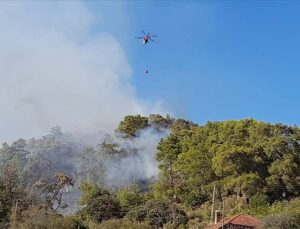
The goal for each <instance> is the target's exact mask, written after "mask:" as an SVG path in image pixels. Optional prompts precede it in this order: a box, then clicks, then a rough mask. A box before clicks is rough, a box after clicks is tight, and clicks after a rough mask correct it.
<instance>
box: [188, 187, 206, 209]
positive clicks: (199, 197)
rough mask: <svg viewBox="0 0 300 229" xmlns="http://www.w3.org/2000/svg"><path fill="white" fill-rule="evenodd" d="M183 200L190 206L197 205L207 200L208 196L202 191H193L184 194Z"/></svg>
mask: <svg viewBox="0 0 300 229" xmlns="http://www.w3.org/2000/svg"><path fill="white" fill-rule="evenodd" d="M183 201H184V203H185V204H186V205H187V206H188V207H192V208H194V207H197V206H200V205H201V204H203V203H204V202H206V201H207V196H206V195H205V194H203V193H202V192H195V191H192V192H190V193H186V194H185V195H184V196H183Z"/></svg>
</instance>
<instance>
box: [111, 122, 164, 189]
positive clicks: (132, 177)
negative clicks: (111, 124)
mask: <svg viewBox="0 0 300 229" xmlns="http://www.w3.org/2000/svg"><path fill="white" fill-rule="evenodd" d="M168 133H169V130H167V129H164V130H160V131H157V130H156V129H155V128H152V127H150V128H146V129H142V130H141V131H140V132H139V134H138V136H137V137H135V138H133V139H121V138H116V139H115V142H116V143H117V144H118V145H119V146H120V147H121V148H123V149H125V150H126V151H127V152H130V151H133V150H134V151H135V153H131V154H130V155H129V156H127V157H124V158H122V159H119V160H111V161H110V163H109V164H108V165H107V182H108V184H109V185H111V186H124V185H128V184H132V183H133V182H135V181H140V180H145V181H146V180H149V179H151V178H156V177H157V175H158V172H159V169H158V162H157V161H156V158H155V155H156V147H157V144H158V143H159V141H160V140H161V139H162V138H165V137H166V136H167V135H168Z"/></svg>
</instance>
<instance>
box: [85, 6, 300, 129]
mask: <svg viewBox="0 0 300 229" xmlns="http://www.w3.org/2000/svg"><path fill="white" fill-rule="evenodd" d="M88 6H89V7H90V9H91V10H92V11H94V12H97V9H103V7H104V8H107V11H108V12H110V13H111V12H114V11H115V13H116V14H115V17H116V18H113V19H112V21H111V25H112V26H111V27H110V28H109V26H108V27H107V28H105V29H107V30H108V31H109V32H111V33H113V34H114V35H115V36H116V37H117V39H118V40H119V41H120V42H121V44H122V46H123V48H125V51H126V55H127V57H128V59H129V63H130V65H131V67H132V69H133V78H132V83H133V85H134V87H135V89H136V92H137V95H138V97H139V98H140V99H142V100H160V99H162V100H163V102H164V103H163V104H164V106H165V107H166V108H167V109H168V110H170V111H171V112H172V113H174V114H175V115H176V116H180V117H184V118H187V119H190V120H193V121H195V122H198V123H205V122H206V121H208V120H227V119H240V118H247V117H253V118H255V119H258V120H262V121H268V122H281V123H287V124H299V123H300V115H299V114H300V108H299V106H298V103H297V102H298V100H299V99H300V91H299V90H298V86H299V83H300V78H299V76H300V74H299V73H300V67H299V64H298V62H299V59H300V45H299V44H300V43H299V38H300V32H299V31H300V30H299V28H300V17H299V10H300V2H296V1H290V2H288V1H286V2H283V1H276V2H271V1H248V2H247V1H226V2H221V1H128V2H117V1H112V2H105V3H103V2H89V3H88ZM120 14H122V16H120V17H119V15H120ZM107 15H109V14H107ZM110 16H112V15H110ZM109 18H111V17H107V18H106V22H108V21H109V20H110V19H109ZM118 18H119V21H118ZM108 24H109V23H108ZM94 29H95V30H101V29H103V27H101V25H99V27H97V25H95V27H94ZM141 29H144V30H145V31H151V32H152V33H154V34H157V35H159V37H158V38H157V39H156V41H155V42H153V43H152V44H150V45H149V46H148V47H145V46H143V45H142V44H141V43H139V41H138V40H134V39H132V38H133V37H134V36H137V35H139V34H140V31H141ZM145 49H147V51H146V52H147V55H148V65H149V71H150V74H149V76H148V77H145V75H144V69H145Z"/></svg>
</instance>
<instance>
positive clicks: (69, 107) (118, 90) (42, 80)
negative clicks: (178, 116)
mask: <svg viewBox="0 0 300 229" xmlns="http://www.w3.org/2000/svg"><path fill="white" fill-rule="evenodd" d="M111 16H112V17H115V16H116V15H111ZM100 18H101V17H100ZM93 23H95V21H94V17H93V15H92V14H91V13H90V12H89V11H88V10H87V8H86V7H85V5H84V4H83V3H81V2H77V1H62V2H57V1H55V2H36V1H34V2H29V1H25V2H19V1H18V2H15V1H12V2H9V1H4V2H3V1H2V2H0V28H1V36H0V50H1V52H0V80H1V84H0V104H1V117H0V142H3V141H7V140H8V141H11V140H14V139H16V138H19V137H23V138H29V137H32V136H37V137H38V136H40V135H42V134H43V133H46V132H47V131H48V130H49V129H50V128H51V127H52V126H54V125H60V126H62V127H63V129H64V130H67V131H69V130H73V131H74V130H78V129H80V130H85V131H86V132H88V131H92V130H96V129H105V130H112V129H114V128H115V127H116V126H117V124H118V122H119V121H120V120H121V119H122V118H123V117H124V116H125V115H128V114H137V113H140V114H147V113H149V112H148V111H151V112H160V111H159V109H156V110H155V108H153V109H152V108H149V107H148V106H147V107H145V106H144V105H143V104H141V102H140V101H139V100H138V99H137V98H136V95H135V91H134V88H133V86H132V85H131V84H130V81H129V80H130V76H131V72H132V70H131V68H130V66H129V65H128V62H127V60H126V57H125V54H124V51H123V50H122V47H121V46H120V44H119V42H118V41H117V40H116V39H115V38H114V37H113V36H112V35H111V34H109V31H108V32H102V33H99V34H94V33H93V35H92V29H91V28H92V25H93ZM153 107H155V106H153Z"/></svg>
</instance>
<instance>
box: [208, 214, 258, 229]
mask: <svg viewBox="0 0 300 229" xmlns="http://www.w3.org/2000/svg"><path fill="white" fill-rule="evenodd" d="M258 224H259V221H258V219H256V218H255V217H253V216H250V215H247V214H240V215H236V216H233V217H230V218H226V219H224V220H222V217H221V214H220V212H219V211H216V212H215V223H214V224H210V225H208V226H207V227H206V229H222V225H223V228H224V229H254V228H256V227H257V226H258Z"/></svg>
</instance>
